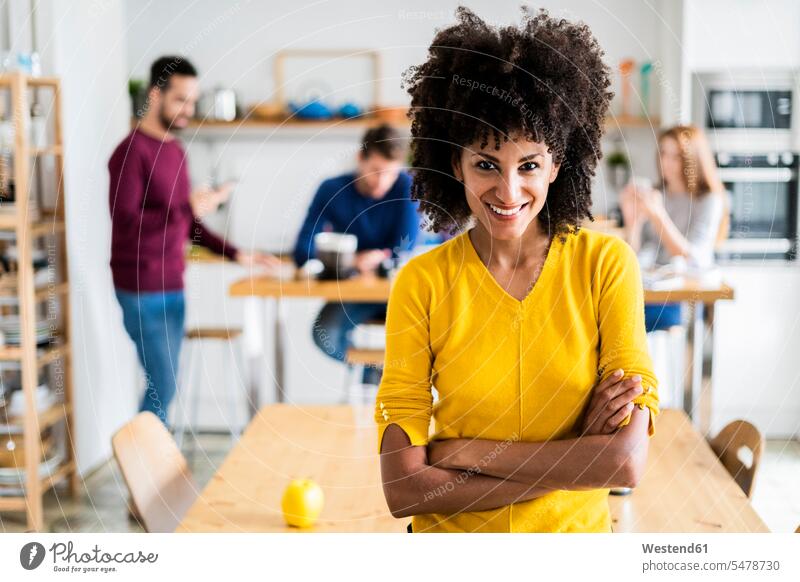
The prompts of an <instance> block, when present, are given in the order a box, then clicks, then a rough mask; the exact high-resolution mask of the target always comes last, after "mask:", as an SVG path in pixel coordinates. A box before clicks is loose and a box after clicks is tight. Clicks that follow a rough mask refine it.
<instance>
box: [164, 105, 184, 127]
mask: <svg viewBox="0 0 800 582" xmlns="http://www.w3.org/2000/svg"><path fill="white" fill-rule="evenodd" d="M176 119H179V118H178V117H175V118H172V119H170V118H169V117H167V116H166V115H164V106H163V105H162V106H161V108H160V109H159V110H158V121H159V123H161V127H163V128H164V131H180V130H181V129H183V128H182V127H173V123H174V122H175V120H176Z"/></svg>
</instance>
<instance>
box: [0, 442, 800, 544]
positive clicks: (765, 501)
mask: <svg viewBox="0 0 800 582" xmlns="http://www.w3.org/2000/svg"><path fill="white" fill-rule="evenodd" d="M229 446H230V438H229V437H228V436H222V435H201V437H200V442H199V447H198V449H197V452H196V454H195V456H194V461H193V462H192V470H193V472H194V475H195V479H196V481H197V483H198V485H199V486H200V487H202V486H204V485H205V483H206V482H207V481H208V480H209V479H210V478H211V476H212V475H213V474H214V472H215V471H216V468H217V467H218V466H219V465H220V464H221V463H222V461H223V460H224V458H225V455H226V454H227V451H228V448H229ZM761 463H762V465H761V468H760V469H759V474H758V477H757V481H756V485H755V495H754V497H753V506H754V507H755V509H756V511H757V512H758V513H759V515H761V517H762V519H763V520H764V521H765V522H766V523H767V526H768V527H769V529H770V530H771V531H773V532H792V531H794V530H795V528H796V527H797V526H798V525H800V442H797V441H791V440H771V441H768V442H767V448H766V451H765V454H764V456H763V458H762V461H761ZM126 499H127V491H126V489H125V483H124V481H123V480H122V476H121V475H120V472H119V469H118V468H117V466H116V463H115V462H114V461H109V462H108V463H106V464H105V465H103V466H102V467H100V468H99V469H98V470H97V471H95V472H94V473H93V474H92V475H90V476H89V477H88V478H87V479H86V481H85V487H84V490H83V493H82V495H81V496H80V498H79V499H78V500H76V501H73V500H71V499H69V498H68V497H65V496H64V495H63V494H62V495H60V496H59V495H57V494H55V493H54V492H51V493H49V494H48V495H47V497H46V499H45V527H46V529H47V530H48V531H52V532H68V531H74V532H128V531H131V532H136V531H142V529H141V527H140V526H139V524H137V523H136V522H135V521H131V520H129V519H128V510H127V506H126V502H125V500H126ZM25 530H26V525H25V521H24V516H22V515H21V514H11V513H3V514H0V531H11V532H22V531H25Z"/></svg>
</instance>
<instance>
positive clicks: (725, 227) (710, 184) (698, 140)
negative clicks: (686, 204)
mask: <svg viewBox="0 0 800 582" xmlns="http://www.w3.org/2000/svg"><path fill="white" fill-rule="evenodd" d="M668 138H670V139H674V140H675V143H677V144H678V151H680V154H681V160H682V164H681V165H682V166H683V168H682V169H683V172H682V173H683V179H684V184H685V186H686V191H687V192H688V193H689V194H690V195H691V196H692V197H695V196H705V195H707V194H711V193H713V194H717V195H719V196H723V197H724V204H723V212H722V221H721V222H720V227H719V232H718V233H717V242H721V241H724V240H725V239H727V238H728V232H729V230H730V217H729V216H728V196H727V193H726V191H725V186H724V185H723V183H722V180H720V178H719V172H718V171H717V164H716V162H715V161H714V154H713V153H712V152H711V146H710V145H709V144H708V139H707V138H706V135H705V133H703V130H701V129H700V128H699V127H697V126H695V125H676V126H674V127H670V128H669V129H665V130H664V131H662V132H661V135H659V136H658V144H659V147H660V146H661V143H662V142H663V141H664V140H665V139H668ZM661 182H662V185H663V182H664V179H663V177H662V179H661Z"/></svg>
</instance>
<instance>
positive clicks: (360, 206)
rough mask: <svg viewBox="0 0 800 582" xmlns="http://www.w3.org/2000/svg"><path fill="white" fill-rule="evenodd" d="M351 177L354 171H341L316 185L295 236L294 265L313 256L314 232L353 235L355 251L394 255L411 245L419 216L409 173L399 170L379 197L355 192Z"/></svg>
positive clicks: (417, 229) (408, 248)
mask: <svg viewBox="0 0 800 582" xmlns="http://www.w3.org/2000/svg"><path fill="white" fill-rule="evenodd" d="M355 179H356V174H353V173H350V174H344V175H342V176H337V177H335V178H330V179H329V180H325V181H324V182H323V183H322V184H321V185H320V187H319V189H318V190H317V193H316V194H315V195H314V200H313V201H312V202H311V207H310V208H309V209H308V214H307V215H306V219H305V221H304V222H303V227H302V228H301V229H300V234H299V235H298V237H297V244H296V245H295V247H294V262H295V264H297V265H298V266H301V265H303V264H304V263H305V262H306V261H307V260H308V259H310V258H313V257H314V256H315V253H314V235H316V234H317V233H320V232H323V231H332V232H340V233H347V234H354V235H356V237H358V250H359V251H367V250H372V249H390V250H391V251H392V253H393V254H394V255H397V253H398V252H402V251H406V250H411V249H412V248H413V247H414V243H415V242H416V240H417V234H418V233H419V223H420V218H419V215H418V214H417V204H416V202H414V201H412V200H411V194H410V193H411V176H409V175H408V174H407V173H405V172H401V173H400V175H399V176H398V178H397V180H395V183H394V184H392V187H391V188H390V189H389V191H388V192H387V193H386V195H385V196H384V197H383V198H381V199H380V200H375V199H372V198H368V197H366V196H364V195H362V194H361V193H359V192H358V190H356V188H355V185H354V182H355Z"/></svg>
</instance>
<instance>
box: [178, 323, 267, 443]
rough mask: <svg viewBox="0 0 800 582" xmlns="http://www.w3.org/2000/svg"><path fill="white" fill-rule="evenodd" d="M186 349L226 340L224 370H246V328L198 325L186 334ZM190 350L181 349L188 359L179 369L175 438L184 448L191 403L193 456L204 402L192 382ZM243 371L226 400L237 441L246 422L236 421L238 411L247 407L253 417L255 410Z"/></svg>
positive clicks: (227, 390)
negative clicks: (248, 394) (244, 352)
mask: <svg viewBox="0 0 800 582" xmlns="http://www.w3.org/2000/svg"><path fill="white" fill-rule="evenodd" d="M184 338H185V340H186V341H185V346H184V347H185V348H188V347H190V346H193V345H195V344H196V343H197V342H201V341H213V342H223V344H224V348H225V349H224V356H223V369H224V371H225V372H226V373H228V374H230V370H233V371H234V372H236V371H237V370H241V371H243V370H244V368H243V363H244V357H243V353H242V347H243V346H242V341H241V339H242V330H241V329H236V328H234V329H228V328H203V327H196V328H191V329H187V330H186V333H185V336H184ZM188 356H190V354H189V350H188V349H184V350H182V352H181V359H182V360H184V359H185V360H186V361H185V362H183V363H182V364H183V365H181V366H180V367H179V370H182V371H181V372H180V373H179V383H178V403H179V407H178V420H177V422H176V423H175V426H174V429H173V432H174V434H175V441H176V442H177V444H178V448H179V449H181V450H182V449H183V437H184V434H185V433H186V428H187V410H186V409H187V405H188V408H189V415H188V416H189V418H188V420H189V425H190V426H191V431H192V439H191V440H192V447H191V452H190V455H191V456H193V455H194V450H195V446H196V443H197V439H196V437H195V432H194V430H195V427H196V426H197V420H198V410H199V403H200V390H199V386H194V387H193V384H194V382H192V368H191V366H189V365H188V364H189V363H190V362H191V358H190V357H188ZM239 377H240V375H239V374H234V382H233V385H231V386H226V387H225V399H226V401H227V405H228V414H229V418H228V429H229V431H230V435H231V441H232V443H233V444H235V443H236V441H237V440H239V436H240V435H241V433H242V431H243V429H244V424H245V423H239V424H238V425H236V426H235V425H234V423H235V422H236V417H237V416H238V415H237V410H239V411H240V410H241V408H245V409H246V410H247V412H248V413H247V415H246V416H251V417H252V410H251V409H250V405H249V402H247V396H246V393H245V390H244V387H242V386H240V385H239Z"/></svg>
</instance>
